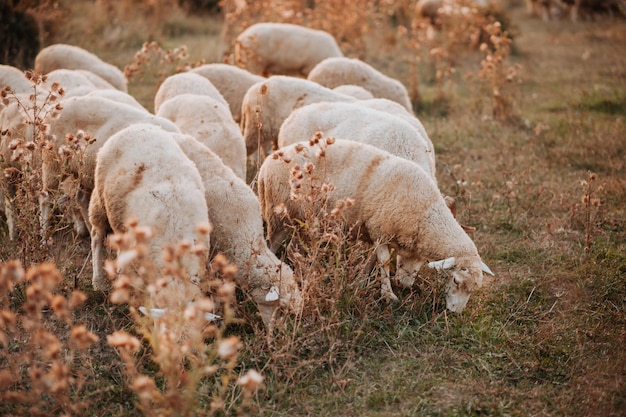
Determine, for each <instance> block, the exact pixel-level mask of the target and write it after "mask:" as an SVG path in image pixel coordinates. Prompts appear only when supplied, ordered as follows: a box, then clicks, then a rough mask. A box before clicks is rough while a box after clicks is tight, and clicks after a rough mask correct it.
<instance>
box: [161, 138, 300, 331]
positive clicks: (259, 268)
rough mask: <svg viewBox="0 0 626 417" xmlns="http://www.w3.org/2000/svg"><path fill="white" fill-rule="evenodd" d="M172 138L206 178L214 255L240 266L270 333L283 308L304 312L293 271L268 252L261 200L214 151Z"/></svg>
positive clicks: (241, 280)
mask: <svg viewBox="0 0 626 417" xmlns="http://www.w3.org/2000/svg"><path fill="white" fill-rule="evenodd" d="M173 136H174V138H175V140H176V142H177V143H178V145H179V146H180V147H181V149H182V150H183V152H185V154H186V155H187V157H188V158H189V159H191V160H192V161H193V162H194V163H195V164H196V167H197V168H198V171H199V172H200V175H201V177H202V181H203V184H204V189H205V197H206V202H207V207H208V210H209V212H208V213H209V218H210V219H211V224H212V225H213V232H212V233H211V253H213V254H215V253H222V254H223V255H224V256H226V258H227V259H228V260H229V261H230V262H232V263H234V264H235V265H236V266H237V280H238V282H239V283H240V284H244V285H245V286H247V287H248V290H249V291H250V293H251V295H252V299H253V300H254V301H255V302H256V304H257V306H258V308H259V312H260V314H261V317H262V319H263V322H264V323H265V325H266V326H267V328H268V329H270V328H271V319H272V317H273V315H274V313H275V310H276V308H277V307H278V304H280V305H281V306H282V307H291V308H292V309H294V310H295V311H299V310H298V309H299V308H300V306H301V304H302V298H301V295H300V292H299V289H298V285H297V283H296V282H295V279H294V277H293V272H292V270H291V268H290V267H289V266H288V265H286V264H284V263H282V262H280V260H279V259H278V258H277V257H276V255H274V253H273V252H272V251H270V250H269V248H268V247H267V243H266V242H265V235H264V232H263V220H262V219H261V209H260V207H259V200H258V198H257V196H256V195H255V194H254V192H253V191H252V189H250V187H248V185H247V184H246V183H245V182H244V181H243V180H242V179H241V178H239V177H238V176H237V175H235V174H234V173H233V171H232V170H231V169H230V168H228V167H227V166H226V165H224V164H223V163H222V161H221V160H220V158H219V157H218V156H217V155H216V154H215V153H213V152H212V151H211V150H210V149H209V148H207V147H206V146H204V145H202V144H201V143H200V142H199V141H197V140H195V139H194V138H193V137H191V136H189V135H180V134H179V135H173ZM277 296H278V297H277ZM277 300H279V303H277V302H276V301H277Z"/></svg>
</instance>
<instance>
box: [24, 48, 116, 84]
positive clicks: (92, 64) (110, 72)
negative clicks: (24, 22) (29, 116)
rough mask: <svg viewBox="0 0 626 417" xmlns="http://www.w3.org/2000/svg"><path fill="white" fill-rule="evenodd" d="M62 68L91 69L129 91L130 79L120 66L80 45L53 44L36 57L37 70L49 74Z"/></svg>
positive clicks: (111, 82) (110, 82) (109, 81)
mask: <svg viewBox="0 0 626 417" xmlns="http://www.w3.org/2000/svg"><path fill="white" fill-rule="evenodd" d="M60 68H65V69H76V70H77V69H82V70H88V71H91V72H92V73H94V74H96V75H98V76H99V77H101V78H102V79H104V80H106V81H107V82H108V83H109V84H111V85H112V86H113V87H115V88H117V89H118V90H122V91H124V92H128V80H127V79H126V76H125V75H124V73H123V72H122V71H121V70H120V69H119V68H117V67H116V66H114V65H112V64H109V63H108V62H105V61H103V60H102V59H101V58H100V57H98V56H97V55H95V54H93V53H91V52H89V51H87V50H85V49H83V48H80V47H78V46H74V45H67V44H63V43H57V44H53V45H50V46H47V47H45V48H43V49H42V50H41V51H39V53H38V54H37V56H36V57H35V68H34V69H35V71H36V72H39V73H42V74H47V73H49V72H50V71H53V70H55V69H60Z"/></svg>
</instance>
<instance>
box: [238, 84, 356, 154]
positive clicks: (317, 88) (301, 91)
mask: <svg viewBox="0 0 626 417" xmlns="http://www.w3.org/2000/svg"><path fill="white" fill-rule="evenodd" d="M320 101H348V102H354V101H357V100H356V99H355V98H354V97H350V96H347V95H344V94H340V93H337V92H335V91H333V90H331V89H329V88H326V87H323V86H321V85H319V84H317V83H314V82H312V81H307V80H304V79H300V78H295V77H289V76H280V75H275V76H273V77H269V78H268V79H267V80H265V81H263V82H260V83H257V84H254V85H253V86H252V87H250V88H249V89H248V91H247V92H246V94H245V96H244V98H243V103H242V108H241V123H240V126H241V131H242V132H243V137H244V140H245V142H246V149H247V154H248V155H251V154H253V153H254V152H255V151H257V149H258V147H259V144H260V145H261V147H262V149H261V150H262V151H263V152H265V154H267V153H269V151H270V150H271V149H276V148H277V146H278V143H277V140H278V132H279V130H280V126H281V125H282V123H283V122H284V121H285V119H286V118H287V117H288V116H289V115H290V114H291V112H292V111H293V110H294V109H297V108H299V107H302V106H304V105H307V104H311V103H316V102H320ZM259 129H260V131H259Z"/></svg>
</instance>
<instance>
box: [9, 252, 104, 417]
mask: <svg viewBox="0 0 626 417" xmlns="http://www.w3.org/2000/svg"><path fill="white" fill-rule="evenodd" d="M62 280H63V277H62V275H61V273H60V272H59V271H58V270H57V268H56V266H55V265H54V264H51V263H43V264H38V265H32V266H30V267H28V268H27V269H24V268H23V267H22V265H21V263H20V262H19V261H9V262H6V263H3V264H0V294H2V296H1V297H0V308H1V310H0V345H2V346H1V348H2V351H3V352H4V353H3V355H2V357H1V358H0V364H1V368H2V371H0V398H1V399H2V401H0V412H1V414H3V415H31V416H49V415H57V414H60V413H64V414H67V415H78V414H81V413H83V412H84V410H85V409H86V408H88V407H89V406H91V403H92V399H91V398H90V395H89V393H88V392H86V390H85V382H86V381H87V380H88V379H89V378H92V377H93V375H92V372H93V367H92V366H91V354H90V348H91V347H92V346H93V345H94V344H95V343H96V342H97V341H98V337H97V336H96V335H95V334H94V333H92V332H91V331H90V330H89V329H88V328H87V326H86V325H85V324H82V323H76V322H75V321H74V319H73V312H74V310H75V309H77V308H79V307H80V306H81V305H82V304H83V302H85V300H86V299H87V296H86V295H85V294H84V293H82V292H80V291H73V292H72V293H71V294H70V295H69V296H67V297H66V296H64V295H62V294H59V293H58V292H57V289H56V288H57V286H58V285H59V284H60V283H61V281H62ZM20 293H21V294H22V295H21V296H18V294H20ZM18 300H19V301H18Z"/></svg>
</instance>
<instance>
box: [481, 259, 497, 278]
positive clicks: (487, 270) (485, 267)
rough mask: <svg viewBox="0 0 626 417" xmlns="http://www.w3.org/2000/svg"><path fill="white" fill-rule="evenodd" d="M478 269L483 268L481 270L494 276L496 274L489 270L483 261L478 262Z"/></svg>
mask: <svg viewBox="0 0 626 417" xmlns="http://www.w3.org/2000/svg"><path fill="white" fill-rule="evenodd" d="M480 269H482V270H483V272H485V273H487V274H489V275H491V276H492V277H495V276H496V274H494V273H493V272H491V269H489V267H488V266H487V264H485V263H484V262H483V261H481V262H480Z"/></svg>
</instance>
